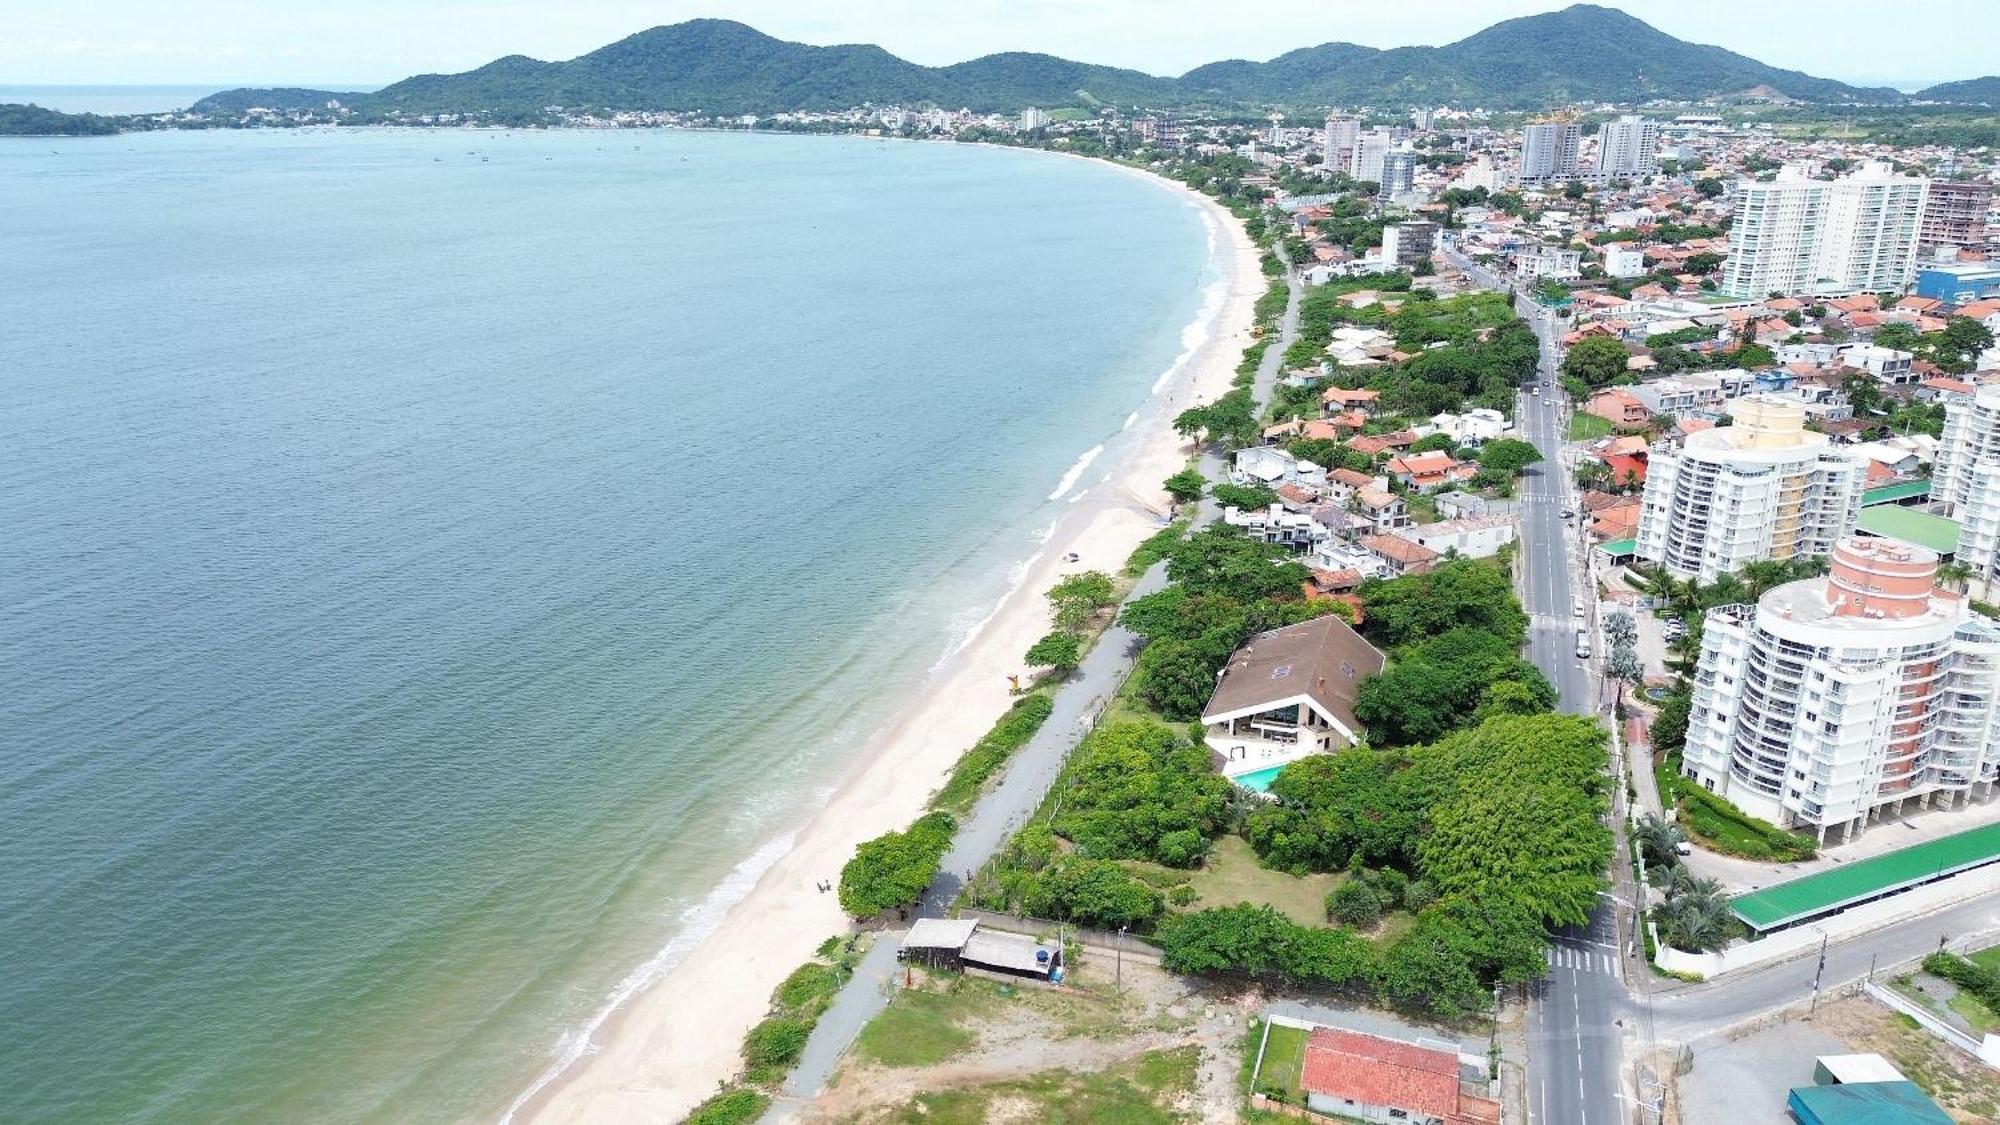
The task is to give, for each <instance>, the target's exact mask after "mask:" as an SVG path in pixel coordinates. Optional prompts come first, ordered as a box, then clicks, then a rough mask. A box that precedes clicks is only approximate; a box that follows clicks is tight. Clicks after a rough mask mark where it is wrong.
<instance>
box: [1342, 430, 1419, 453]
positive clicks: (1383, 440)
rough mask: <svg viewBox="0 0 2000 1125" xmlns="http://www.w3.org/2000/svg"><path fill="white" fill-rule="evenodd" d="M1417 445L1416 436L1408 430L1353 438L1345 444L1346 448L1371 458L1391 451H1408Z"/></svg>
mask: <svg viewBox="0 0 2000 1125" xmlns="http://www.w3.org/2000/svg"><path fill="white" fill-rule="evenodd" d="M1415 444H1417V435H1416V434H1415V433H1413V432H1411V431H1409V430H1397V431H1396V432H1395V433H1393V434H1370V435H1366V436H1363V437H1358V438H1355V439H1354V440H1353V441H1350V442H1348V443H1347V448H1349V449H1352V450H1355V451H1356V452H1359V453H1366V454H1367V455H1368V456H1370V457H1373V456H1375V455H1376V454H1377V453H1384V452H1387V451H1388V450H1391V449H1408V448H1409V447H1410V446H1413V445H1415Z"/></svg>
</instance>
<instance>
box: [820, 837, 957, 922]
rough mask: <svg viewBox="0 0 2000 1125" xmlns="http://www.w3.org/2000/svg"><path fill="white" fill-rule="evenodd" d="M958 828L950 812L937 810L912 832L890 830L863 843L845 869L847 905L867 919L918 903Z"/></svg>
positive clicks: (842, 893)
mask: <svg viewBox="0 0 2000 1125" xmlns="http://www.w3.org/2000/svg"><path fill="white" fill-rule="evenodd" d="M957 828H958V825H957V822H956V821H954V820H953V819H952V816H951V814H950V813H946V812H934V813H931V814H930V815H929V816H926V817H924V818H923V819H921V820H919V821H917V822H916V823H915V824H912V825H911V826H910V827H909V830H908V831H906V832H885V833H883V834H882V835H880V836H877V837H875V838H874V839H873V840H869V841H867V842H865V843H863V844H862V845H861V846H860V847H859V848H856V849H855V852H854V858H853V859H850V860H848V861H847V866H845V867H842V868H841V869H840V906H841V909H843V910H845V911H847V912H848V913H849V914H852V915H854V916H855V917H857V918H866V917H869V916H871V915H875V914H880V913H881V912H882V911H884V910H893V909H895V908H896V907H899V906H909V905H911V904H913V903H915V902H916V901H917V899H919V898H921V897H923V893H924V890H925V888H927V887H929V886H930V885H931V880H932V879H933V878H934V877H936V875H937V867H938V861H939V860H940V859H943V858H944V853H945V852H946V851H947V850H949V849H950V847H951V837H952V833H953V832H955V831H956V830H957Z"/></svg>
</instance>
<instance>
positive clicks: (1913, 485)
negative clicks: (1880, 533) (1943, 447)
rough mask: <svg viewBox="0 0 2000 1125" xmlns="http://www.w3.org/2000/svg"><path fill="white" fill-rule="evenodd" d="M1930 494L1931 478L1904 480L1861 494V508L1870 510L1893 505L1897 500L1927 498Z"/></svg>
mask: <svg viewBox="0 0 2000 1125" xmlns="http://www.w3.org/2000/svg"><path fill="white" fill-rule="evenodd" d="M1930 494H1931V478H1929V477H1925V478H1924V479H1922V480H1906V481H1904V482H1903V483H1901V484H1885V485H1883V486H1882V487H1880V488H1871V489H1869V490H1868V491H1866V492H1864V493H1862V494H1861V506H1862V507H1864V508H1870V507H1873V506H1875V505H1877V504H1894V503H1895V502H1896V501H1898V500H1908V499H1910V498H1912V497H1915V496H1929V495H1930Z"/></svg>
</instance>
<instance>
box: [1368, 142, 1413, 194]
mask: <svg viewBox="0 0 2000 1125" xmlns="http://www.w3.org/2000/svg"><path fill="white" fill-rule="evenodd" d="M1377 182H1378V183H1379V184H1380V185H1381V188H1380V191H1379V192H1378V193H1377V194H1379V195H1380V196H1381V197H1382V198H1383V199H1392V198H1394V197H1396V196H1398V195H1401V194H1403V193H1405V192H1409V191H1414V190H1415V189H1416V183H1417V153H1416V150H1415V149H1413V148H1411V147H1410V146H1409V145H1402V146H1399V147H1397V148H1392V149H1390V150H1389V151H1388V152H1386V153H1383V154H1382V176H1381V179H1380V180H1378V181H1377Z"/></svg>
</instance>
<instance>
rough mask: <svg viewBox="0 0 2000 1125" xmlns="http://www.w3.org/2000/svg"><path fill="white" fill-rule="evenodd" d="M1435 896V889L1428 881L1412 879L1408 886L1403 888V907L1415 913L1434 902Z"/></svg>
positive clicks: (1436, 895)
mask: <svg viewBox="0 0 2000 1125" xmlns="http://www.w3.org/2000/svg"><path fill="white" fill-rule="evenodd" d="M1437 897H1438V893H1437V890H1436V889H1435V888H1433V887H1432V886H1431V885H1430V884H1429V883H1427V882H1425V881H1423V880H1422V879H1413V880H1411V881H1410V885H1409V886H1407V887H1404V888H1403V909H1405V910H1407V911H1409V912H1410V913H1412V914H1415V913H1416V912H1418V911H1420V910H1422V909H1423V908H1424V907H1426V906H1429V905H1430V904H1431V903H1433V902H1436V901H1437Z"/></svg>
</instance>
